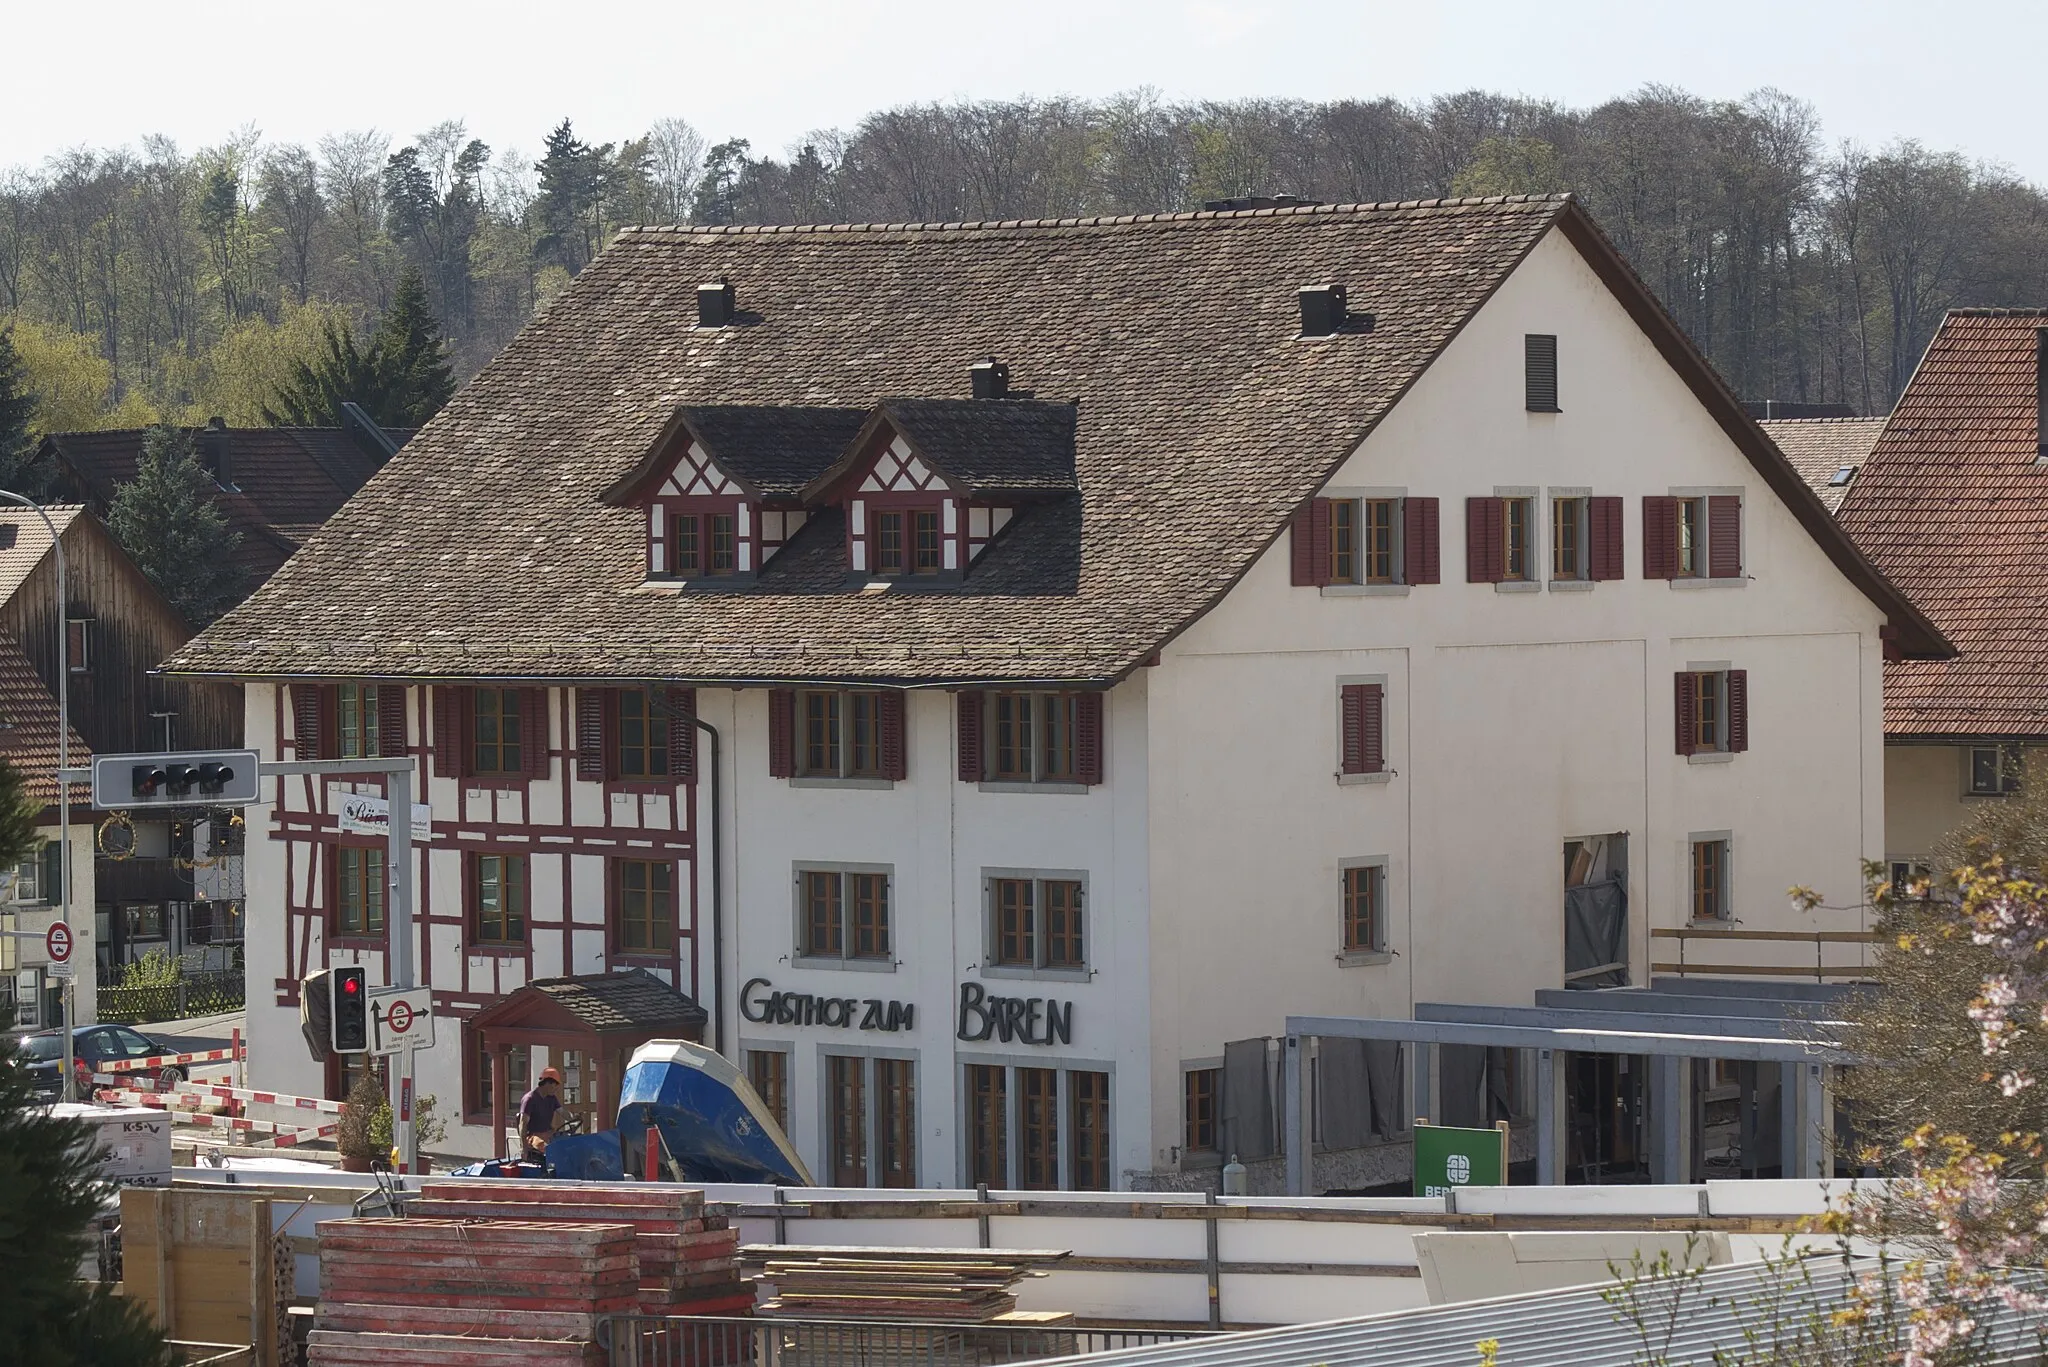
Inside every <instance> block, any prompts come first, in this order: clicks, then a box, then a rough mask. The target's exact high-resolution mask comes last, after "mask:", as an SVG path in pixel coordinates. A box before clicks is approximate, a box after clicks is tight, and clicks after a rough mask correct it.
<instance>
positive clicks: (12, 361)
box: [0, 328, 49, 499]
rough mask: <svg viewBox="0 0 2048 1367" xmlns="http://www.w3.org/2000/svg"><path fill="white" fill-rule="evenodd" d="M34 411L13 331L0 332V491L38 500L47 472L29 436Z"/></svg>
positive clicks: (44, 485)
mask: <svg viewBox="0 0 2048 1367" xmlns="http://www.w3.org/2000/svg"><path fill="white" fill-rule="evenodd" d="M35 410H36V396H35V395H34V394H32V393H30V392H29V378H28V363H27V362H26V361H24V360H22V358H21V353H20V352H18V351H16V350H15V349H14V332H13V329H11V328H4V329H0V489H8V490H11V491H13V492H14V493H17V494H27V495H28V496H29V497H30V498H36V499H40V498H41V497H42V496H43V494H44V493H46V492H47V489H46V486H47V484H48V483H49V478H48V474H49V472H48V471H46V470H44V469H43V468H42V467H41V466H39V465H37V464H36V463H35V450H36V446H35V440H34V438H33V437H32V436H31V435H30V433H29V420H30V419H31V418H33V417H34V416H35Z"/></svg>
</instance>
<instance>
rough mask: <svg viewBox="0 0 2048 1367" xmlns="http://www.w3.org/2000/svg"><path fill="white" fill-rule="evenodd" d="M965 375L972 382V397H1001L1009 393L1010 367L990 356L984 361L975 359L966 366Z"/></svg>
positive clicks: (1006, 396)
mask: <svg viewBox="0 0 2048 1367" xmlns="http://www.w3.org/2000/svg"><path fill="white" fill-rule="evenodd" d="M967 375H968V378H969V379H970V380H972V381H973V382H974V397H975V398H977V399H1003V398H1008V397H1009V394H1010V368H1009V367H1008V366H1006V365H1004V364H1003V363H1002V362H1001V361H998V360H997V359H996V358H995V357H993V356H991V357H989V358H988V359H987V360H985V361H976V362H975V363H974V364H973V365H971V366H969V367H967Z"/></svg>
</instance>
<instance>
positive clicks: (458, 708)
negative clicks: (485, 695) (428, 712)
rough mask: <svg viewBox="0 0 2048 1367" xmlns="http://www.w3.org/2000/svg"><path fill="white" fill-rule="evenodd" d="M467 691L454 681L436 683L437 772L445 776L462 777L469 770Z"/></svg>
mask: <svg viewBox="0 0 2048 1367" xmlns="http://www.w3.org/2000/svg"><path fill="white" fill-rule="evenodd" d="M467 693H468V690H467V689H463V688H457V687H455V686H454V685H452V684H436V685H434V772H435V773H436V774H438V775H440V776H441V777H442V778H462V777H464V776H465V775H467V774H468V772H469V746H468V745H467V744H465V743H464V742H465V739H466V738H465V736H464V734H463V732H464V730H465V728H464V726H463V719H464V718H463V714H464V712H465V711H466V710H467V709H465V708H464V706H463V703H464V701H465V695H466V694H467Z"/></svg>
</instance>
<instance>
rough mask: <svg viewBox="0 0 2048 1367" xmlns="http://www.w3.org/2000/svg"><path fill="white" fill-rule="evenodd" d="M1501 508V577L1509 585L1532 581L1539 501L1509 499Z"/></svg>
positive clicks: (1534, 570) (1502, 503) (1534, 569)
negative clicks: (1534, 525) (1537, 503)
mask: <svg viewBox="0 0 2048 1367" xmlns="http://www.w3.org/2000/svg"><path fill="white" fill-rule="evenodd" d="M1501 505H1502V506H1501V561H1500V564H1501V573H1500V577H1501V579H1503V580H1505V581H1507V582H1510V583H1513V582H1520V581H1523V580H1527V579H1532V578H1534V577H1535V573H1536V561H1535V556H1534V553H1533V545H1532V542H1533V535H1532V534H1533V532H1534V527H1533V525H1532V524H1533V523H1534V522H1535V520H1536V500H1535V499H1533V498H1508V499H1502V500H1501Z"/></svg>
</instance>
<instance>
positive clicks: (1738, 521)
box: [1707, 494, 1742, 579]
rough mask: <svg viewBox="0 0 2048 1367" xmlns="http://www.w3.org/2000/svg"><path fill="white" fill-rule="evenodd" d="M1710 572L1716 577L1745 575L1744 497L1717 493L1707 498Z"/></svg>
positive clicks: (1710, 574)
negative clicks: (1743, 568)
mask: <svg viewBox="0 0 2048 1367" xmlns="http://www.w3.org/2000/svg"><path fill="white" fill-rule="evenodd" d="M1707 574H1708V576H1709V577H1711V578H1714V579H1740V578H1741V577H1742V499H1741V497H1740V496H1738V495H1736V494H1715V495H1714V496H1713V497H1712V498H1710V499H1708V500H1707Z"/></svg>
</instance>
